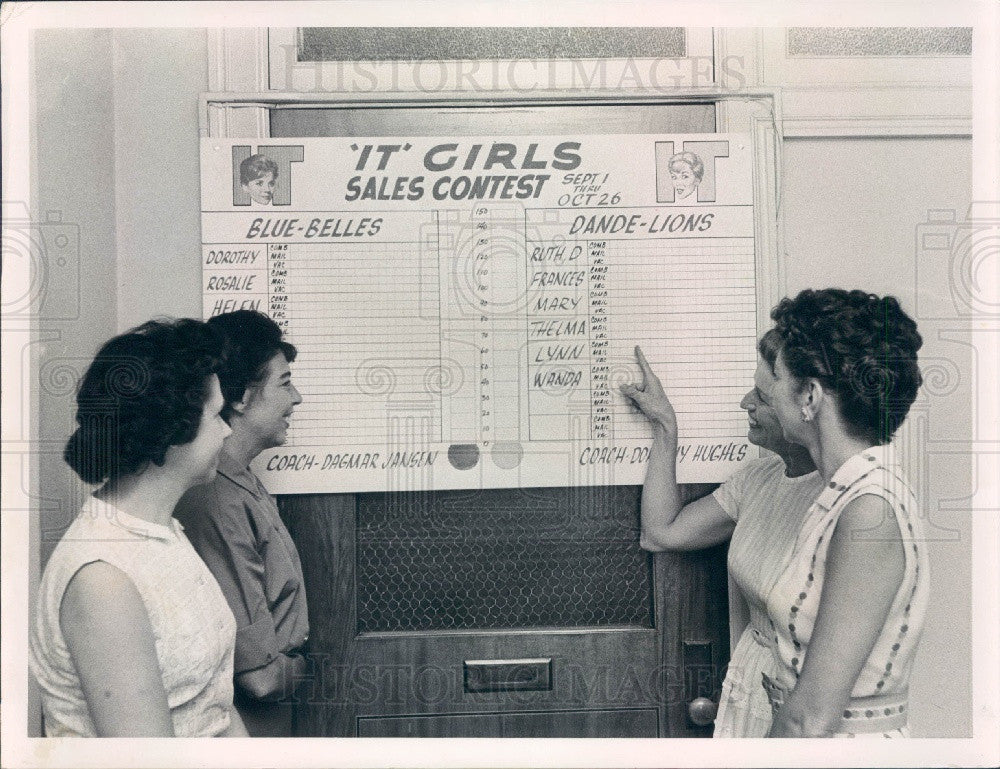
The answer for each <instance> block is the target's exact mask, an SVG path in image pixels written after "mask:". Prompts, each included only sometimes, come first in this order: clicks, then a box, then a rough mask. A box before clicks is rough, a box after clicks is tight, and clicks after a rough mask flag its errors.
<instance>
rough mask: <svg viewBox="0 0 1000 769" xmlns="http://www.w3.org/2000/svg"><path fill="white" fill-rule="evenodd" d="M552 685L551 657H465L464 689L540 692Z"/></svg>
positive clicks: (475, 690) (473, 690) (471, 690)
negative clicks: (518, 658)
mask: <svg viewBox="0 0 1000 769" xmlns="http://www.w3.org/2000/svg"><path fill="white" fill-rule="evenodd" d="M551 688H552V660H551V659H547V658H539V659H523V660H466V661H465V691H467V692H470V693H471V692H511V691H517V692H543V691H548V690H549V689H551Z"/></svg>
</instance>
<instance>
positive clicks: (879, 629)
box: [622, 289, 929, 737]
mask: <svg viewBox="0 0 1000 769" xmlns="http://www.w3.org/2000/svg"><path fill="white" fill-rule="evenodd" d="M771 316H772V318H773V319H774V321H775V328H774V329H773V330H772V331H770V332H768V334H766V335H765V337H764V339H762V340H761V345H760V350H761V353H762V363H763V364H767V362H768V361H767V357H768V356H765V350H768V349H770V348H771V347H772V346H773V347H774V348H776V354H775V356H774V359H773V366H768V368H767V369H763V370H762V367H761V366H758V370H757V376H756V378H755V388H754V392H753V397H754V398H755V399H758V400H760V401H761V402H763V403H764V404H765V405H766V407H767V411H764V410H761V409H759V408H757V407H756V404H754V405H755V408H753V409H750V408H748V405H750V403H749V402H748V398H744V401H743V404H742V405H743V407H744V408H747V411H748V416H749V418H750V431H749V432H748V437H750V439H751V440H752V441H753V442H755V443H758V444H759V445H766V444H765V443H764V442H763V441H762V440H761V433H759V432H757V431H759V430H760V429H761V428H762V425H767V424H771V423H772V420H776V422H777V424H778V425H779V426H780V430H781V440H782V441H784V442H785V443H794V444H797V445H800V446H803V447H805V449H806V450H807V451H808V457H809V460H810V461H811V463H812V464H813V465H814V466H815V467H816V472H817V473H818V479H819V480H820V484H819V486H818V493H817V494H816V495H815V499H814V500H813V501H812V503H811V504H809V505H807V506H806V507H803V505H802V502H801V497H795V495H792V497H793V498H790V497H789V495H788V494H787V493H786V487H785V486H783V485H782V483H781V481H782V476H780V475H777V474H774V473H773V469H772V473H771V475H770V476H768V477H767V478H763V477H762V474H763V473H765V472H766V467H767V466H766V465H762V464H760V463H766V462H768V461H771V462H773V460H758V461H757V462H753V463H750V464H749V465H748V467H746V468H743V469H741V470H740V471H738V472H737V473H736V475H734V476H733V478H731V479H730V480H729V481H727V483H726V484H724V485H723V486H722V487H720V488H719V489H718V490H717V491H716V492H715V493H714V494H713V495H711V496H710V497H706V498H704V499H701V500H697V501H696V502H693V503H690V504H689V505H687V506H684V507H681V505H680V503H679V495H678V493H677V489H676V486H677V484H676V478H675V476H674V471H673V464H674V456H675V453H676V440H677V438H676V436H677V428H676V418H675V417H674V414H673V409H672V408H671V407H670V405H669V400H668V399H667V397H666V395H665V393H664V392H663V388H662V386H661V385H660V382H659V380H658V379H657V378H656V376H655V375H654V374H653V372H652V371H651V370H650V369H649V366H648V364H646V362H645V360H644V359H643V358H642V356H641V353H640V354H639V357H640V367H641V368H642V371H643V376H644V381H643V384H642V386H641V387H638V388H637V387H634V386H631V385H626V386H624V387H623V388H622V389H623V393H624V394H625V395H627V396H628V397H630V398H631V399H632V400H633V401H634V402H635V403H636V405H637V406H638V407H639V408H640V409H641V410H642V411H643V413H644V414H646V416H647V417H648V418H650V420H651V421H652V422H653V424H654V439H653V440H654V446H653V452H652V453H651V456H650V466H649V470H648V473H647V477H646V483H645V486H644V487H643V498H642V530H643V534H642V542H641V544H642V545H643V547H645V548H646V549H650V550H654V551H655V550H672V549H676V550H682V549H694V548H699V547H705V546H707V545H710V544H715V543H718V542H721V541H724V539H725V538H726V536H728V534H729V533H732V534H733V544H732V546H731V549H730V556H729V558H730V569H731V571H732V574H733V576H734V578H735V580H736V582H737V584H739V585H740V587H741V589H742V590H743V591H744V593H745V595H746V598H747V600H748V603H749V604H750V607H751V625H750V627H749V628H748V629H747V631H746V632H745V633H744V635H743V637H742V638H741V640H740V643H739V644H738V645H737V648H736V650H735V651H734V654H733V659H732V662H731V665H730V670H729V672H728V673H727V676H726V682H725V684H724V689H723V699H722V702H721V703H720V711H719V716H718V718H717V721H716V732H715V733H716V736H758V737H759V736H764V735H765V734H766V735H768V736H775V737H785V736H788V737H809V736H875V737H898V736H908V730H907V725H906V724H907V711H908V703H907V684H908V680H909V673H910V668H911V666H912V661H913V655H914V652H915V649H916V643H917V640H918V639H919V636H920V632H921V630H922V627H923V618H924V614H925V612H926V607H927V598H928V587H929V585H928V566H927V553H926V550H925V548H924V547H923V545H922V542H923V537H922V535H921V531H920V523H921V521H920V516H919V514H918V507H917V502H916V500H915V499H914V497H913V494H912V492H911V491H910V489H909V487H908V485H907V483H906V480H905V478H904V477H903V475H902V473H901V472H900V470H899V468H898V467H897V466H896V463H895V461H894V457H893V452H892V450H891V448H890V446H889V445H888V444H889V441H890V439H891V437H892V435H893V434H894V433H895V431H896V430H897V428H898V427H899V425H900V424H901V423H902V421H903V419H904V418H905V416H906V414H907V412H908V411H909V408H910V406H911V404H912V403H913V401H914V399H915V398H916V393H917V389H918V387H919V385H920V381H921V379H920V372H919V369H918V367H917V350H918V349H919V348H920V345H921V339H920V335H919V334H918V333H917V328H916V324H915V323H914V322H913V320H912V319H910V318H909V317H908V316H907V315H906V314H905V313H904V312H903V311H902V310H901V309H900V307H899V304H898V302H897V301H896V300H895V299H894V298H892V297H878V296H875V295H873V294H868V293H865V292H862V291H844V290H841V289H827V290H823V291H812V290H807V291H803V292H801V293H800V294H799V295H798V296H796V297H795V298H794V299H787V298H786V299H783V300H782V301H781V302H780V303H779V304H778V306H777V307H776V308H775V309H774V310H773V311H772V314H771ZM768 355H769V354H768ZM768 369H770V370H769V371H768ZM767 374H770V376H767ZM765 429H766V428H765ZM755 432H757V435H756V436H755ZM779 453H780V452H779ZM785 456H786V457H787V456H788V454H787V450H786V454H785ZM799 462H800V460H793V461H792V462H791V463H789V462H788V460H787V458H786V461H785V465H786V468H788V471H789V474H790V473H793V472H795V470H794V469H793V468H794V467H795V466H796V465H798V467H799V469H801V465H800V464H799ZM785 477H787V476H785ZM800 477H802V478H804V479H805V478H808V475H805V476H800ZM803 483H804V484H808V481H803ZM802 488H803V489H805V488H808V486H807V485H804V486H803V487H802ZM812 488H814V489H816V488H817V487H816V485H815V483H813V485H812ZM726 517H729V521H728V522H727V521H726ZM778 522H780V524H779V523H778ZM767 526H775V532H776V533H777V536H775V537H774V538H773V539H772V540H771V541H769V542H764V541H763V540H758V546H759V548H760V549H759V550H757V551H756V552H755V551H754V550H753V549H752V548H749V549H748V548H747V547H745V546H744V543H745V542H746V541H747V540H748V539H750V538H751V537H754V536H755V535H756V534H759V533H760V532H761V531H763V527H767ZM753 561H756V563H753ZM763 572H770V573H769V574H766V575H765V574H764V573H763ZM750 576H756V577H758V579H757V580H752V579H750ZM751 644H753V646H751ZM755 647H756V648H755ZM765 652H766V653H765ZM754 679H757V680H754ZM769 711H770V715H771V718H770V723H769V724H768V725H767V728H764V726H765V723H766V722H767V721H768V715H769Z"/></svg>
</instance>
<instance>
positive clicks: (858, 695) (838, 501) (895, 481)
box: [766, 446, 930, 737]
mask: <svg viewBox="0 0 1000 769" xmlns="http://www.w3.org/2000/svg"><path fill="white" fill-rule="evenodd" d="M866 494H871V495H874V496H877V497H879V498H881V499H883V500H885V501H886V502H887V503H888V505H889V507H890V508H891V509H892V512H893V514H894V516H895V519H896V522H897V524H898V526H899V531H900V534H901V535H902V542H903V549H904V553H905V567H904V574H903V579H902V581H901V583H900V585H899V588H898V589H897V591H896V595H895V598H894V600H893V602H892V606H891V608H890V610H889V614H888V616H887V618H886V622H885V625H884V627H883V629H882V632H881V633H880V634H879V636H878V639H877V640H876V642H875V646H874V648H873V649H872V652H871V654H870V655H869V657H868V659H867V661H866V662H865V665H864V667H863V669H862V671H861V674H860V675H859V676H858V679H857V681H856V682H855V684H854V688H853V689H852V691H851V700H850V702H849V703H848V706H847V708H846V709H845V710H844V712H843V715H842V719H841V726H840V729H839V730H838V734H840V735H843V736H875V737H901V736H908V734H909V733H908V730H907V726H906V717H907V707H908V705H907V686H908V683H909V678H910V670H911V668H912V665H913V658H914V654H915V652H916V648H917V642H918V641H919V639H920V635H921V632H922V630H923V625H924V617H925V615H926V612H927V603H928V594H929V588H930V582H929V569H928V553H927V547H926V544H925V543H926V537H925V536H924V534H923V530H922V519H921V515H920V512H919V507H918V504H917V500H916V499H915V497H914V495H913V492H912V491H911V490H910V487H909V484H908V483H907V481H906V479H905V477H904V476H903V474H902V472H901V471H900V469H899V467H898V465H897V463H896V461H895V458H894V456H893V450H892V448H891V446H875V447H872V448H869V449H866V450H865V451H862V452H860V453H858V454H855V455H854V456H853V457H851V458H850V459H849V460H847V462H845V463H844V464H843V466H841V468H840V469H839V470H837V472H836V473H835V474H834V476H833V478H832V479H831V480H830V482H829V483H828V484H827V485H826V487H825V488H824V489H823V491H822V492H821V493H820V495H819V497H818V498H817V499H816V501H815V503H814V504H813V505H812V507H811V508H810V509H809V513H808V515H807V517H806V520H805V523H804V525H803V526H802V529H801V531H800V532H799V535H798V537H797V539H796V542H795V549H794V552H793V554H792V558H791V561H790V562H789V564H788V567H787V568H786V569H785V570H784V572H783V573H782V575H781V576H780V578H779V579H778V581H777V583H776V584H775V586H774V588H773V589H772V590H771V591H770V593H769V594H768V596H767V612H768V616H769V619H770V628H769V634H768V637H767V639H766V640H767V641H768V643H773V648H775V650H776V652H777V658H778V665H777V668H776V670H775V671H774V674H773V675H771V674H769V679H770V680H769V682H768V684H767V688H768V689H769V690H770V692H771V694H770V698H771V701H772V702H774V703H775V704H778V703H780V701H781V698H782V696H783V694H784V693H785V692H788V691H789V690H791V689H792V688H793V687H794V686H795V682H796V680H797V679H798V676H799V674H800V673H801V671H802V665H803V663H804V662H805V659H806V655H807V654H808V651H809V642H810V639H811V638H812V632H813V627H814V625H815V623H816V615H817V612H818V610H819V603H820V594H821V593H822V591H823V576H824V573H825V571H826V556H827V551H828V549H829V545H830V539H831V536H832V534H833V530H834V528H835V527H836V525H837V521H838V519H839V518H840V514H841V513H842V512H843V511H844V508H845V507H846V506H847V505H848V504H849V503H850V502H852V501H853V500H855V499H857V498H858V497H860V496H863V495H866Z"/></svg>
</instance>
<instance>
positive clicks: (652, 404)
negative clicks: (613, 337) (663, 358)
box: [621, 347, 736, 552]
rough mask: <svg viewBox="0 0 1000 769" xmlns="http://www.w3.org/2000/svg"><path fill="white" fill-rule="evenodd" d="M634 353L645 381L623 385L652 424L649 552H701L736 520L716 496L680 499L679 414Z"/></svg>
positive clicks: (643, 539)
mask: <svg viewBox="0 0 1000 769" xmlns="http://www.w3.org/2000/svg"><path fill="white" fill-rule="evenodd" d="M635 355H636V358H637V359H638V361H639V368H640V370H641V371H642V377H643V381H642V385H641V386H640V387H636V386H634V385H622V388H621V390H622V394H623V395H625V396H626V397H627V398H630V399H631V400H632V402H633V403H634V404H635V405H636V407H637V408H638V409H639V410H640V411H642V413H643V414H644V415H645V416H646V418H647V419H649V421H650V423H651V424H652V426H653V444H652V446H651V447H650V453H649V464H648V465H647V467H646V480H645V482H644V483H643V486H642V508H641V521H642V534H641V535H640V538H639V544H640V546H641V547H642V548H643V549H644V550H650V551H652V552H660V551H663V550H699V549H701V548H703V547H710V546H712V545H717V544H719V543H720V542H725V541H726V540H727V539H729V537H730V536H731V535H732V533H733V529H734V528H735V527H736V522H735V521H734V520H733V519H732V518H731V517H730V516H729V515H728V514H727V513H726V511H725V510H723V509H722V505H720V504H719V503H718V502H717V501H716V500H715V498H714V497H713V496H711V495H709V496H707V497H702V498H701V499H698V500H695V501H694V502H691V503H689V504H687V505H684V504H683V503H682V501H681V492H680V487H679V486H678V484H677V471H676V465H677V417H676V416H675V414H674V408H673V406H672V405H671V403H670V399H669V398H668V397H667V394H666V392H664V390H663V385H662V384H661V383H660V380H659V378H658V377H657V376H656V374H654V373H653V370H652V369H651V368H650V367H649V363H648V362H647V361H646V357H645V356H644V355H643V354H642V350H641V349H639V347H636V348H635Z"/></svg>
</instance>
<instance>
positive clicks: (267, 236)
mask: <svg viewBox="0 0 1000 769" xmlns="http://www.w3.org/2000/svg"><path fill="white" fill-rule="evenodd" d="M681 153H683V154H681ZM679 154H680V157H678V155H679ZM258 155H263V156H265V157H267V158H269V159H270V161H272V162H273V165H270V164H266V163H265V164H262V163H259V162H258V163H257V165H256V170H253V171H252V173H254V174H263V176H261V177H260V178H263V179H264V182H268V181H272V179H271V173H272V172H269V171H266V170H262V169H265V168H275V169H277V172H276V174H274V178H273V182H274V185H273V188H272V190H271V193H272V194H271V197H270V198H269V199H268V198H267V196H266V195H261V194H259V193H257V192H256V191H254V190H253V187H254V185H253V184H249V185H246V186H244V184H243V183H242V181H241V171H240V167H241V165H242V164H243V162H244V161H246V160H247V158H250V157H251V156H254V157H256V156H258ZM201 162H202V211H203V213H202V243H203V246H202V269H203V299H204V314H205V317H209V316H212V315H216V314H219V313H222V312H229V311H232V310H236V309H243V308H252V309H257V310H260V311H262V312H265V313H267V314H268V315H270V316H271V317H272V318H274V319H275V321H277V322H278V323H279V324H280V325H281V326H282V328H283V329H285V331H286V333H287V336H288V339H289V340H290V341H291V342H292V343H294V344H295V345H296V346H297V347H298V349H299V356H298V359H297V360H296V362H295V363H294V365H293V375H294V380H295V384H296V386H297V387H298V389H299V390H300V391H301V392H302V395H303V398H304V402H303V403H302V404H301V405H300V406H299V407H298V408H297V410H296V412H295V415H294V417H293V420H292V426H291V429H290V431H289V440H288V442H287V443H286V445H284V446H282V447H279V448H275V449H271V450H268V451H265V452H264V453H263V454H262V455H261V456H260V457H259V458H258V460H257V464H256V466H255V468H256V470H257V472H258V473H259V474H260V476H261V477H262V478H263V479H264V481H265V483H266V484H267V485H268V488H269V489H270V490H271V491H273V492H275V493H314V492H357V491H378V490H430V489H456V488H514V487H531V486H583V485H599V484H608V483H612V484H638V483H641V482H642V480H643V476H644V473H645V465H646V461H647V458H648V449H649V439H650V429H649V426H648V424H647V423H646V420H645V419H644V417H643V416H642V415H641V414H639V413H638V412H636V411H635V409H634V408H633V407H632V406H631V405H630V404H629V403H627V402H626V400H625V399H624V398H623V397H622V395H621V394H620V392H619V389H618V388H619V385H620V384H622V383H624V382H629V381H633V382H634V381H636V380H637V379H638V376H639V372H638V367H637V365H636V363H635V354H634V347H635V345H641V346H642V349H643V351H644V352H645V355H646V357H647V359H648V360H649V361H650V363H651V365H652V367H653V369H654V371H656V372H657V373H658V374H659V375H660V376H661V377H662V379H663V381H664V384H665V386H666V388H667V391H668V393H669V395H670V397H671V399H672V402H673V404H674V406H675V409H676V411H677V414H678V421H679V430H680V447H679V448H680V451H679V455H678V478H679V480H680V482H682V483H692V482H703V481H704V482H714V481H722V480H724V479H725V478H726V477H728V476H729V475H730V474H731V472H732V471H733V470H734V469H735V468H736V467H737V466H738V465H739V464H740V463H741V462H742V461H744V460H746V459H748V458H750V457H751V456H752V455H754V454H753V453H752V452H751V448H752V447H751V446H750V445H749V443H748V441H747V439H746V418H745V415H744V413H743V412H742V411H741V409H740V408H739V401H740V398H741V397H742V395H743V394H744V393H745V392H746V390H747V389H748V388H749V387H750V386H751V384H752V380H753V370H754V366H755V361H756V353H755V339H756V336H757V328H756V315H757V312H756V286H755V261H756V260H755V251H754V209H753V193H752V183H751V182H752V159H751V152H750V146H749V141H748V140H747V138H746V137H744V136H742V135H727V134H706V135H596V136H586V135H584V136H572V137H570V136H539V137H523V136H516V137H509V136H500V135H498V136H486V137H483V136H477V137H458V138H456V137H410V138H407V137H372V138H362V137H352V138H321V139H293V140H287V139H282V140H240V139H204V140H203V141H202V151H201ZM248 170H249V169H248ZM672 170H673V173H672ZM699 175H700V179H699V178H698V177H699ZM257 186H258V187H260V186H265V187H266V186H267V185H266V184H265V185H261V184H259V183H258V185H257ZM251 191H253V195H251Z"/></svg>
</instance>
